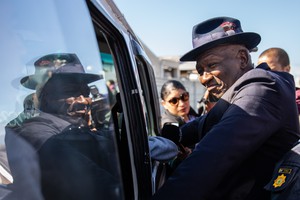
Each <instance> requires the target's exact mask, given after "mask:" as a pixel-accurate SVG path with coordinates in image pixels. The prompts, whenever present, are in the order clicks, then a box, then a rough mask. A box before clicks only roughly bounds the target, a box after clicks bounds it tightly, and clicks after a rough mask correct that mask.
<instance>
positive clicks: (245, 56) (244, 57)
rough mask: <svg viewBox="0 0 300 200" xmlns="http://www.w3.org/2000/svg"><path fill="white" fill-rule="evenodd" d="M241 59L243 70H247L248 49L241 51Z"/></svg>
mask: <svg viewBox="0 0 300 200" xmlns="http://www.w3.org/2000/svg"><path fill="white" fill-rule="evenodd" d="M239 58H240V62H241V68H242V69H245V68H246V67H247V66H248V62H249V53H248V51H247V50H246V49H241V50H239Z"/></svg>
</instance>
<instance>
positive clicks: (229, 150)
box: [153, 17, 300, 200]
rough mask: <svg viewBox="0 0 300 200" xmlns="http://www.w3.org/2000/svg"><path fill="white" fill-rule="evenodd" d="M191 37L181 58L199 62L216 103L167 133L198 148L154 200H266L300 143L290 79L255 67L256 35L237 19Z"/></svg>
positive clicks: (219, 20) (210, 24) (216, 22)
mask: <svg viewBox="0 0 300 200" xmlns="http://www.w3.org/2000/svg"><path fill="white" fill-rule="evenodd" d="M192 35H193V36H192V42H193V49H192V50H191V51H189V52H188V53H186V54H185V55H183V56H182V57H181V59H180V60H181V61H196V70H197V71H198V73H199V75H200V77H199V80H200V82H201V84H202V85H204V86H205V87H206V88H207V90H208V91H209V93H210V94H212V95H214V96H215V97H217V98H218V99H219V100H218V101H217V103H216V104H215V105H214V107H213V108H212V109H211V110H210V111H209V112H208V114H206V115H203V116H200V117H198V118H197V119H195V120H194V121H192V122H189V123H187V124H185V125H183V126H182V127H181V128H180V130H178V131H177V132H176V134H175V133H173V134H171V133H170V134H169V135H168V136H170V137H169V138H170V139H172V140H173V141H174V142H175V143H176V142H180V143H181V144H183V145H184V146H188V145H191V144H196V143H197V145H196V147H195V149H194V150H193V152H192V153H191V154H190V155H189V156H188V157H187V158H186V159H185V160H184V161H183V162H182V163H181V164H180V165H179V166H178V167H177V168H176V170H175V171H174V173H173V174H172V176H171V177H170V178H169V179H168V180H167V181H166V183H165V184H164V185H163V186H162V187H161V188H160V190H158V192H157V193H156V194H155V196H154V198H153V199H156V200H157V199H190V200H192V199H197V200H205V199H206V200H207V199H210V200H221V199H222V200H225V199H226V200H229V199H235V200H253V199H255V200H266V199H270V198H271V197H270V196H271V193H270V192H268V191H266V190H265V189H264V186H265V185H266V184H267V183H268V182H269V180H270V179H271V177H272V173H273V170H274V167H275V165H276V163H277V162H278V161H279V160H280V159H281V158H282V156H283V155H284V154H285V153H286V152H288V151H289V150H290V149H291V148H292V147H293V145H294V144H295V143H296V142H297V141H298V140H299V138H300V133H299V132H300V130H299V123H298V112H297V109H296V104H295V103H294V102H295V93H294V92H295V85H294V80H293V76H292V75H290V74H288V73H283V72H276V73H275V72H273V71H271V70H270V68H269V67H268V65H267V64H266V63H262V64H261V65H259V66H257V67H256V68H254V66H253V64H252V60H251V56H250V51H251V50H252V49H253V48H255V47H256V46H257V45H258V44H259V43H260V40H261V37H260V35H259V34H257V33H253V32H243V30H242V27H241V23H240V21H239V20H238V19H235V18H231V17H216V18H212V19H208V20H206V21H204V22H202V23H199V24H197V25H195V26H194V28H193V31H192ZM174 135H175V136H176V137H174V138H172V136H174Z"/></svg>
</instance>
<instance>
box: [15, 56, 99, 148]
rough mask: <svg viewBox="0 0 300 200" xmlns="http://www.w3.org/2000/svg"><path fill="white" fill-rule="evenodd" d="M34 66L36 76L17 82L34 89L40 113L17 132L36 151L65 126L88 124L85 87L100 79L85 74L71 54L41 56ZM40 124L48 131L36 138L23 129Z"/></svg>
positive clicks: (85, 125)
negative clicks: (45, 125) (47, 128)
mask: <svg viewBox="0 0 300 200" xmlns="http://www.w3.org/2000/svg"><path fill="white" fill-rule="evenodd" d="M58 58H60V61H59V64H57V63H58V60H59V59H58ZM35 67H36V73H35V74H34V75H31V76H27V77H25V78H23V79H22V80H21V83H22V84H23V85H24V86H25V87H28V88H30V89H38V91H37V98H38V107H39V110H40V111H41V113H40V114H39V116H38V117H34V118H33V119H32V120H29V121H28V120H27V121H25V123H23V125H22V127H21V128H20V130H19V132H20V133H21V135H22V136H24V137H25V138H26V139H28V140H29V141H30V142H31V143H32V144H33V145H34V146H35V147H36V149H39V148H40V146H41V145H42V144H43V142H45V141H46V140H47V138H49V137H51V136H52V135H55V134H58V133H60V132H61V131H63V130H64V129H65V128H66V127H67V126H70V125H72V126H77V127H87V126H88V125H89V124H88V123H89V119H90V105H91V102H92V101H91V98H90V97H89V94H90V88H89V86H88V84H89V83H91V82H94V81H97V80H99V79H100V76H99V75H95V74H87V73H85V71H84V68H83V66H82V65H81V63H80V62H79V60H78V58H77V56H76V55H75V54H50V55H47V56H43V57H42V58H40V59H39V60H37V61H36V62H35ZM42 119H47V120H42ZM51 123H52V124H51ZM44 124H47V126H48V127H49V130H48V131H43V132H41V133H39V139H37V135H35V134H32V133H31V132H28V131H27V129H26V127H32V126H33V127H34V126H36V127H38V126H44ZM51 125H53V126H51ZM53 127H55V128H53ZM44 129H45V127H43V130H44Z"/></svg>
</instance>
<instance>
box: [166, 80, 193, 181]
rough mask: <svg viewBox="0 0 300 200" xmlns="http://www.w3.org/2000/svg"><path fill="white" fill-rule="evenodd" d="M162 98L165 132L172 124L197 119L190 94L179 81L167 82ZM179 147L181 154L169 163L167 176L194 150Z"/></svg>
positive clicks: (179, 124)
mask: <svg viewBox="0 0 300 200" xmlns="http://www.w3.org/2000/svg"><path fill="white" fill-rule="evenodd" d="M160 96H161V99H162V101H161V104H162V106H163V107H164V109H165V111H164V113H163V114H162V119H161V120H162V127H163V130H165V127H164V125H169V124H172V125H176V126H182V125H183V124H185V123H187V122H190V121H192V120H194V119H195V118H196V117H197V113H196V112H195V111H194V110H193V109H192V108H191V106H190V101H189V93H188V92H187V91H186V89H185V87H184V86H183V84H182V83H181V82H179V81H177V80H169V81H167V82H165V83H164V84H163V86H162V88H161V92H160ZM166 129H167V128H166ZM163 130H162V131H163ZM174 134H175V133H174ZM177 145H178V147H179V149H178V150H179V153H178V155H177V158H176V159H174V160H173V161H171V162H169V166H168V168H167V176H169V175H171V174H172V172H173V171H174V169H175V168H176V167H177V166H178V165H179V164H180V163H181V161H182V160H184V159H185V158H186V157H187V156H188V155H189V154H190V153H191V152H192V149H193V148H194V147H193V146H192V147H184V146H182V145H181V144H180V143H177Z"/></svg>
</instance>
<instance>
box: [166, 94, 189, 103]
mask: <svg viewBox="0 0 300 200" xmlns="http://www.w3.org/2000/svg"><path fill="white" fill-rule="evenodd" d="M189 98H190V95H189V93H188V92H184V93H182V94H181V95H180V96H179V97H174V98H172V99H171V100H169V101H168V102H169V103H170V104H171V105H172V106H177V105H178V102H179V100H181V101H183V102H186V101H188V100H189Z"/></svg>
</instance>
